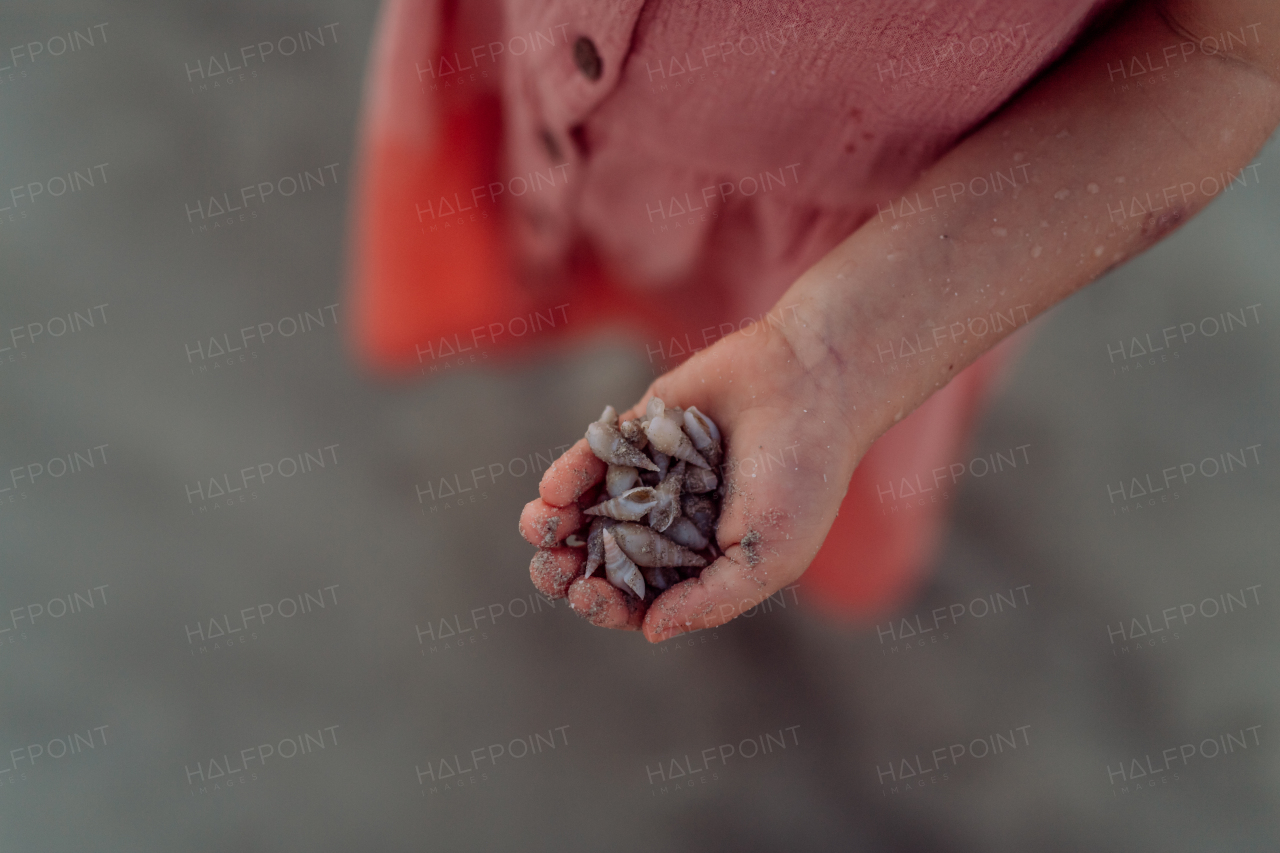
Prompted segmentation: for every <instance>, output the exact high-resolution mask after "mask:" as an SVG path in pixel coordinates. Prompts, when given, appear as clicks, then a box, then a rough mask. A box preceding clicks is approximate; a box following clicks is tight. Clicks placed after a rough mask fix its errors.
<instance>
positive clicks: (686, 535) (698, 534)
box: [666, 515, 711, 551]
mask: <svg viewBox="0 0 1280 853" xmlns="http://www.w3.org/2000/svg"><path fill="white" fill-rule="evenodd" d="M666 534H667V536H668V537H670V539H671V541H672V542H675V543H676V544H677V545H683V546H684V547H686V548H692V549H693V550H695V551H701V550H702V549H703V548H705V547H707V546H708V545H710V544H711V540H710V539H708V538H707V537H705V536H703V535H702V531H701V530H699V529H698V526H697V525H696V524H694V523H693V522H692V521H690V520H689V519H687V518H685V517H684V516H683V515H682V516H680V517H679V518H677V519H676V520H675V521H673V522H671V526H670V527H668V528H667V530H666Z"/></svg>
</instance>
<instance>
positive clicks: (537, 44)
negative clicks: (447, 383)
mask: <svg viewBox="0 0 1280 853" xmlns="http://www.w3.org/2000/svg"><path fill="white" fill-rule="evenodd" d="M1108 5H1110V2H1109V0H954V2H951V3H945V4H940V3H937V2H934V0H863V2H839V0H815V2H800V0H782V2H771V3H760V4H744V3H708V4H688V3H676V2H671V0H611V2H607V3H604V2H599V0H594V2H588V0H545V2H535V0H507V1H506V2H500V0H463V2H459V3H448V2H441V0H387V2H386V3H385V4H384V7H383V9H382V13H381V20H380V23H379V27H378V31H377V35H376V37H375V41H374V45H373V50H372V56H371V60H370V68H369V74H368V78H367V80H366V91H365V104H364V114H363V116H362V127H361V159H360V168H359V175H358V180H359V187H358V193H357V196H356V201H355V205H356V207H355V216H354V220H353V241H354V252H353V254H352V258H353V260H352V270H351V276H350V278H351V285H350V286H351V288H352V296H351V301H352V304H353V306H354V308H353V311H354V323H353V328H354V335H355V341H354V342H355V347H356V350H357V353H358V354H359V356H360V357H361V359H362V360H363V361H364V362H365V363H366V364H368V365H369V366H371V367H373V368H375V369H379V370H384V371H403V372H409V371H412V372H414V373H419V372H423V373H432V372H438V371H439V370H440V369H447V368H448V367H450V366H453V365H456V364H469V363H473V362H474V361H475V360H476V356H477V355H479V356H481V357H483V358H486V359H492V358H497V357H500V356H501V355H502V354H504V353H511V352H513V351H517V350H519V349H521V348H522V347H523V346H524V345H527V344H529V343H530V342H532V341H535V340H537V341H547V340H551V339H561V340H563V339H566V338H577V337H581V336H583V335H584V334H585V333H588V332H591V331H593V330H598V329H599V328H600V327H601V326H602V325H605V324H608V325H609V326H610V327H611V328H618V329H624V330H627V331H629V332H630V333H631V334H633V335H635V336H636V338H637V340H638V341H639V342H640V343H642V344H643V346H644V347H645V350H646V352H647V354H648V357H649V359H650V361H651V362H653V363H654V365H655V368H656V369H657V370H658V371H659V372H660V371H661V370H662V369H666V368H669V367H671V366H674V364H675V363H678V361H679V360H681V358H682V357H683V356H684V355H685V354H686V353H687V352H688V350H689V349H690V347H698V346H702V345H705V344H706V343H709V342H714V340H715V338H716V337H718V336H719V335H720V334H722V333H723V332H722V331H721V330H727V329H728V328H730V327H731V326H732V327H737V326H740V325H741V324H742V322H743V321H744V320H747V319H748V318H754V317H759V316H760V315H761V314H762V313H763V312H765V311H766V310H767V309H768V308H769V307H771V306H772V305H773V304H774V303H775V301H776V300H777V299H778V297H779V296H780V295H781V294H782V293H783V291H784V290H785V289H786V288H787V287H788V286H789V285H790V284H791V283H792V282H793V281H794V280H795V279H796V278H797V277H798V276H799V275H800V273H802V272H803V271H804V270H805V269H807V268H808V267H809V266H811V265H812V264H813V263H815V262H816V261H817V260H818V259H819V258H821V257H822V256H823V255H824V254H825V253H826V252H828V251H830V250H831V249H832V248H833V247H834V246H835V245H836V244H837V243H838V242H840V240H842V239H843V238H844V237H846V236H848V235H849V234H850V233H852V232H853V231H854V230H855V229H856V228H857V227H858V226H859V225H861V224H862V223H863V222H865V221H867V220H868V219H870V218H871V217H874V216H879V217H881V218H885V217H892V218H895V219H897V220H900V221H901V222H902V224H903V225H904V226H907V227H914V226H916V225H917V224H923V223H924V222H925V221H929V222H940V221H944V220H945V218H946V215H947V211H946V209H945V207H943V206H939V208H937V209H934V210H932V211H926V210H919V209H917V208H916V207H914V206H912V205H909V204H908V205H906V206H904V205H901V204H899V203H896V201H895V200H896V198H897V194H900V192H901V191H902V190H903V189H904V188H905V187H906V186H908V185H909V184H910V183H911V182H912V181H913V180H914V179H915V177H916V176H917V175H918V174H919V173H920V172H921V170H923V169H924V168H926V167H927V166H928V165H929V164H930V163H932V162H933V161H934V160H936V159H937V158H938V157H940V156H941V155H942V154H943V153H945V152H946V151H947V150H948V149H949V148H950V147H951V146H953V145H954V144H955V142H956V141H957V140H958V139H959V138H960V137H962V136H963V135H964V134H965V133H966V132H967V131H969V130H970V129H972V128H973V127H975V126H976V125H977V124H979V123H980V122H981V121H982V120H983V119H984V118H986V117H987V116H988V115H990V114H991V113H992V112H993V111H995V110H996V109H997V108H999V107H1000V105H1001V104H1003V103H1004V102H1005V101H1007V100H1008V99H1009V98H1010V97H1011V96H1013V95H1014V94H1015V93H1016V92H1017V91H1018V90H1019V89H1020V88H1021V87H1022V86H1023V85H1025V84H1026V83H1027V82H1028V81H1029V80H1030V79H1031V78H1032V77H1034V76H1035V75H1036V74H1037V73H1039V72H1040V71H1041V70H1043V69H1044V68H1045V67H1046V66H1047V65H1048V64H1050V63H1051V62H1052V61H1053V60H1054V59H1055V58H1056V57H1058V56H1059V55H1060V54H1061V53H1062V52H1063V51H1064V50H1065V49H1066V48H1067V47H1068V46H1069V45H1070V44H1071V43H1072V42H1073V41H1074V40H1075V39H1076V38H1078V37H1079V35H1080V34H1081V32H1082V31H1083V30H1084V28H1085V27H1086V26H1087V25H1088V24H1089V23H1090V22H1091V21H1093V20H1094V19H1095V18H1096V16H1097V15H1098V13H1099V12H1100V11H1102V9H1103V7H1105V6H1108ZM988 177H990V176H988ZM1011 177H1012V179H1013V181H1014V183H1017V180H1018V176H1017V174H1011ZM996 183H997V182H996V181H994V180H993V181H991V184H992V185H993V186H994V185H995V184H996ZM999 183H1000V184H1001V185H1002V186H1004V187H1006V188H1007V182H1005V181H1001V182H999ZM978 188H979V185H976V184H975V186H974V191H975V192H976V191H977V190H978ZM992 191H995V190H994V189H993V190H992ZM708 330H711V331H710V333H709V332H708ZM909 350H910V347H907V348H903V347H901V346H899V347H897V348H895V349H894V351H893V352H891V353H890V352H886V353H885V354H884V356H883V357H882V363H881V364H878V365H876V366H875V369H882V370H891V369H907V365H908V363H909V361H910V359H913V358H921V357H927V356H925V355H924V354H922V353H917V354H914V355H913V354H912V353H911V352H910V351H909ZM1007 352H1008V346H1007V343H1006V345H1001V346H1000V347H997V348H996V349H994V350H992V351H990V352H988V353H987V354H986V355H984V356H983V357H982V358H981V359H979V360H978V361H977V362H976V363H975V364H973V365H971V366H970V367H969V368H968V369H967V370H965V371H963V372H962V373H961V374H960V375H959V376H957V377H956V378H955V379H954V380H953V381H952V382H951V383H950V384H949V385H948V386H947V387H946V388H944V389H943V390H941V391H939V392H938V393H937V394H935V395H933V397H931V398H930V399H929V400H928V401H927V402H926V403H925V404H924V405H923V406H921V407H920V408H919V409H917V410H916V411H915V412H914V413H912V414H911V415H909V416H908V417H906V418H904V419H903V420H902V421H901V422H900V423H898V424H896V425H895V426H894V427H893V428H892V429H890V430H889V431H888V432H887V433H886V434H885V435H884V436H883V437H881V438H880V440H879V441H877V442H876V443H875V445H874V446H873V447H872V449H871V450H870V452H869V453H868V454H867V456H866V457H865V458H864V459H863V461H862V463H861V465H860V466H859V467H858V470H857V472H856V473H855V474H854V477H853V480H852V482H851V484H850V488H849V493H848V495H847V497H846V498H845V501H844V504H843V505H842V506H841V510H840V515H839V518H838V519H837V520H836V524H835V526H834V528H833V529H832V531H831V533H830V535H829V536H828V538H827V541H826V543H825V545H824V546H823V548H822V551H821V552H820V553H819V555H818V557H817V559H816V560H815V561H814V563H813V565H812V567H811V568H810V569H809V571H808V572H807V573H806V575H805V578H804V583H805V584H806V585H807V586H808V588H809V590H810V591H811V592H812V595H810V596H809V598H810V600H811V601H815V602H817V603H820V604H821V605H822V606H824V607H826V608H827V609H829V610H832V611H835V612H839V613H842V614H848V615H855V616H871V615H874V614H876V613H877V612H879V611H882V610H883V609H885V608H886V607H888V606H891V605H892V604H893V603H894V602H896V601H899V600H900V599H901V597H902V596H904V595H905V594H906V593H908V592H909V591H910V590H911V588H912V586H913V584H914V582H915V581H917V580H918V578H919V576H920V573H921V571H922V569H923V567H924V566H925V565H926V564H927V562H928V560H929V558H930V556H931V555H932V553H933V551H934V549H935V547H936V545H937V542H938V540H939V532H940V530H941V528H942V521H943V520H944V519H945V509H946V507H947V506H948V505H949V498H950V497H952V496H954V492H947V491H946V490H945V489H942V488H938V489H937V490H935V492H934V493H933V494H932V495H926V494H919V495H912V496H909V497H904V495H903V493H902V492H903V490H902V489H900V488H898V487H896V486H893V485H892V484H896V483H900V480H901V479H902V478H904V477H905V478H908V479H911V478H914V477H915V475H917V474H920V475H922V476H924V475H927V474H928V472H930V471H932V470H934V469H937V468H938V467H940V466H950V465H951V464H952V463H956V462H962V461H964V460H963V459H962V457H963V455H964V451H965V445H966V443H967V440H968V436H969V435H970V432H971V428H972V426H973V424H974V421H975V418H976V416H977V415H978V413H979V412H980V410H981V406H982V402H983V400H984V397H985V395H986V394H987V393H988V390H989V389H990V387H991V384H992V380H993V379H994V378H995V377H996V375H997V374H998V372H999V367H1000V365H1001V363H1002V362H1003V361H1005V360H1006V353H1007ZM939 498H941V499H939Z"/></svg>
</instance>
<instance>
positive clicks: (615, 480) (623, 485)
mask: <svg viewBox="0 0 1280 853" xmlns="http://www.w3.org/2000/svg"><path fill="white" fill-rule="evenodd" d="M639 482H640V472H639V471H638V470H636V467H635V466H634V465H610V466H609V469H608V470H607V471H605V474H604V484H605V489H606V490H607V491H608V492H609V497H611V498H616V497H617V496H618V495H620V494H622V493H623V492H625V491H627V490H628V489H633V488H635V487H636V485H637V484H638V483H639ZM711 488H712V489H714V488H715V484H714V483H713V484H712V486H711ZM707 491H710V489H708V490H707Z"/></svg>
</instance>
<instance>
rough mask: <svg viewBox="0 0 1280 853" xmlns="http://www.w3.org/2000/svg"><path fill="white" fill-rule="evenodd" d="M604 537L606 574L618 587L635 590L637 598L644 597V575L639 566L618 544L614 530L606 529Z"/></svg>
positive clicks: (630, 590)
mask: <svg viewBox="0 0 1280 853" xmlns="http://www.w3.org/2000/svg"><path fill="white" fill-rule="evenodd" d="M603 539H604V576H605V577H606V578H608V579H609V583H611V584H613V585H614V586H616V587H617V588H618V589H621V590H624V591H629V592H633V593H635V594H636V597H637V598H644V577H643V576H642V575H641V574H640V569H639V567H637V566H636V564H635V563H633V562H632V561H631V559H630V558H629V557H627V555H626V554H625V553H624V552H623V550H622V548H620V547H619V546H618V542H617V540H616V539H614V536H613V531H612V530H606V531H604V534H603Z"/></svg>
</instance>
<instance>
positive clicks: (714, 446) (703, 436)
mask: <svg viewBox="0 0 1280 853" xmlns="http://www.w3.org/2000/svg"><path fill="white" fill-rule="evenodd" d="M683 420H684V431H685V433H686V434H687V435H688V436H689V439H690V441H692V442H693V446H694V449H696V450H697V451H698V452H699V453H701V454H702V455H703V456H704V457H705V458H706V460H707V461H708V462H710V463H711V464H712V465H719V464H720V456H721V449H720V428H719V427H717V426H716V425H715V421H713V420H711V418H709V417H707V416H706V415H704V414H702V412H700V411H698V407H697V406H690V407H689V408H687V409H685V410H684V418H683ZM712 488H714V487H712ZM708 491H710V490H709V489H708Z"/></svg>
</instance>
